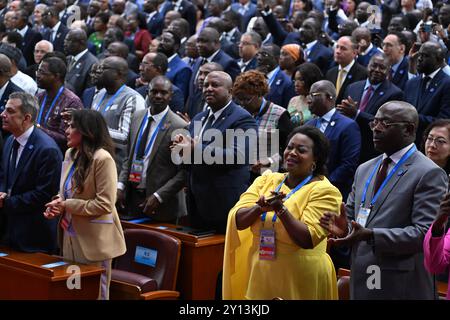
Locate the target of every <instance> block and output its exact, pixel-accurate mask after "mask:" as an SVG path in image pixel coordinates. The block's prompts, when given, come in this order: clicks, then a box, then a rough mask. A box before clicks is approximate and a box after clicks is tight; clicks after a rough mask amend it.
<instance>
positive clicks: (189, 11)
mask: <svg viewBox="0 0 450 320" xmlns="http://www.w3.org/2000/svg"><path fill="white" fill-rule="evenodd" d="M166 2H168V3H169V5H167V6H165V10H166V12H167V11H169V10H174V11H177V12H179V13H180V14H181V17H182V18H183V19H186V20H187V22H189V29H190V34H191V35H193V34H194V33H195V27H196V26H197V10H196V9H195V6H194V5H193V4H192V3H191V2H190V1H187V0H166ZM166 12H164V13H163V12H161V14H162V15H163V16H165V14H166Z"/></svg>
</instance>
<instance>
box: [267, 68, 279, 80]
mask: <svg viewBox="0 0 450 320" xmlns="http://www.w3.org/2000/svg"><path fill="white" fill-rule="evenodd" d="M277 70H278V66H276V67H275V69H273V70H272V71H270V72H269V73H268V74H267V76H266V77H267V79H272V76H273V74H274V73H275V72H276V71H277Z"/></svg>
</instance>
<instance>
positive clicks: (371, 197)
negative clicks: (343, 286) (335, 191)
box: [320, 101, 448, 300]
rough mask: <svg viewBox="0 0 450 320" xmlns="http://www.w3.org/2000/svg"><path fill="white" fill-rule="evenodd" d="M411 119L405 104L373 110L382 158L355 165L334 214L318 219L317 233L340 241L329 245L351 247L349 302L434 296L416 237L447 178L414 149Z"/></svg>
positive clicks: (432, 213)
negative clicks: (326, 233) (320, 229)
mask: <svg viewBox="0 0 450 320" xmlns="http://www.w3.org/2000/svg"><path fill="white" fill-rule="evenodd" d="M418 122H419V121H418V114H417V111H416V110H415V108H414V107H413V106H412V105H410V104H409V103H406V102H400V101H391V102H387V103H385V104H384V105H383V106H381V107H380V109H378V111H377V113H376V115H375V120H374V122H373V124H372V125H371V127H372V130H373V137H374V139H373V142H374V144H375V148H376V149H377V150H378V151H380V152H383V154H382V155H380V156H378V157H376V158H374V159H372V160H370V161H368V162H366V163H363V164H362V165H361V166H359V167H358V170H357V171H356V174H355V180H354V181H355V182H354V184H353V187H352V192H351V193H350V195H349V197H348V199H347V203H346V205H345V207H344V208H343V209H344V210H341V215H340V216H339V217H336V214H335V213H332V214H330V213H327V214H325V215H324V217H322V218H321V220H320V225H321V226H322V227H323V228H325V230H328V231H330V232H331V233H332V234H333V235H335V236H337V237H339V238H343V239H336V240H331V241H332V242H335V243H337V244H343V245H347V246H352V257H351V261H352V264H351V277H350V298H351V299H356V300H374V299H382V300H394V299H395V300H405V299H411V300H423V299H427V300H430V299H436V298H437V295H436V285H435V283H434V279H433V276H432V275H431V274H430V273H428V272H427V271H426V270H425V267H424V263H423V259H424V258H423V239H424V235H425V233H426V231H427V230H428V228H429V227H430V226H431V224H432V223H433V219H434V216H435V214H436V212H437V211H438V209H439V203H440V201H441V199H442V197H443V196H444V194H445V192H446V190H447V186H448V177H447V175H446V174H445V171H444V170H442V169H441V168H439V167H438V166H437V165H436V164H435V163H434V162H433V161H431V160H430V159H429V158H427V157H425V156H424V155H423V154H422V153H421V152H419V151H417V149H416V146H415V145H414V140H415V138H416V137H415V133H416V128H417V125H418ZM388 172H389V175H388V174H387V173H388ZM391 173H392V174H391ZM382 182H384V183H383V184H382ZM363 194H364V195H365V197H364V196H363ZM345 208H346V210H345ZM345 211H347V212H345Z"/></svg>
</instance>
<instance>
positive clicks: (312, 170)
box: [311, 162, 317, 173]
mask: <svg viewBox="0 0 450 320" xmlns="http://www.w3.org/2000/svg"><path fill="white" fill-rule="evenodd" d="M316 168H317V166H316V163H315V162H313V164H312V166H311V173H313V172H314V171H315V170H316Z"/></svg>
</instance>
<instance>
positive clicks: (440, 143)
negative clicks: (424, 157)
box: [426, 136, 448, 147]
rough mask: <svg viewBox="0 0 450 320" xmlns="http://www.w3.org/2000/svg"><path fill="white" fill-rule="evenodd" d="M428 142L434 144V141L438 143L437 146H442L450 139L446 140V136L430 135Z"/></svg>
mask: <svg viewBox="0 0 450 320" xmlns="http://www.w3.org/2000/svg"><path fill="white" fill-rule="evenodd" d="M426 141H427V143H428V144H432V143H433V142H434V144H435V145H436V147H442V146H443V145H444V144H447V143H448V141H447V140H445V139H444V138H441V137H436V138H435V137H433V136H428V137H427V139H426Z"/></svg>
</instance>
